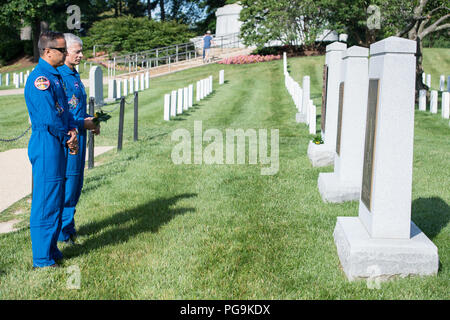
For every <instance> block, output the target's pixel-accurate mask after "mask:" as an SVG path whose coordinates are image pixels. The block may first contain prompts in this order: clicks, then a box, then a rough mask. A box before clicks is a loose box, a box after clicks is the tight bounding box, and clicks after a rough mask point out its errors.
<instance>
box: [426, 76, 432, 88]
mask: <svg viewBox="0 0 450 320" xmlns="http://www.w3.org/2000/svg"><path fill="white" fill-rule="evenodd" d="M427 86H428V88H430V89H431V74H427Z"/></svg>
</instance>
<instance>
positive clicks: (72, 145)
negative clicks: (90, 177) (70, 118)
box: [67, 129, 78, 154]
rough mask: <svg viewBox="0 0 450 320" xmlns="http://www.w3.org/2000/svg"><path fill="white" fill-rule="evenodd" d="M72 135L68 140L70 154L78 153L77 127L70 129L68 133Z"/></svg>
mask: <svg viewBox="0 0 450 320" xmlns="http://www.w3.org/2000/svg"><path fill="white" fill-rule="evenodd" d="M67 134H68V135H69V136H70V139H69V140H68V141H67V147H69V150H70V151H69V153H70V154H77V153H78V139H77V131H76V130H75V129H72V130H70V131H69V132H68V133H67Z"/></svg>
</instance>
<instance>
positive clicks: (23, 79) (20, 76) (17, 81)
mask: <svg viewBox="0 0 450 320" xmlns="http://www.w3.org/2000/svg"><path fill="white" fill-rule="evenodd" d="M12 75H13V82H12V83H13V85H14V86H15V87H16V89H19V88H20V87H23V86H25V83H27V79H28V76H29V75H30V70H28V71H27V72H26V73H23V72H20V73H13V74H12ZM10 82H11V80H10V74H9V73H6V74H5V81H4V82H3V74H1V73H0V86H3V85H5V86H10V85H11V83H10Z"/></svg>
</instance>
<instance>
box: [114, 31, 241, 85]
mask: <svg viewBox="0 0 450 320" xmlns="http://www.w3.org/2000/svg"><path fill="white" fill-rule="evenodd" d="M211 36H212V37H213V40H212V41H213V43H214V45H213V46H211V48H213V49H217V48H221V49H222V51H223V49H224V48H232V47H235V45H236V44H237V46H238V47H240V45H241V44H242V41H241V39H240V35H239V32H236V33H232V34H226V35H222V36H219V37H217V36H216V35H211ZM199 38H200V37H199ZM202 43H203V36H202V37H201V38H200V39H198V40H195V38H194V40H193V41H190V42H185V43H181V44H174V45H170V46H166V47H160V48H155V49H151V50H146V51H140V52H136V53H130V54H126V55H121V56H115V57H113V59H112V60H109V61H108V62H107V63H108V77H110V76H112V77H115V76H116V69H117V67H119V66H120V64H123V65H124V67H125V68H126V65H127V64H128V70H129V72H128V74H131V73H136V72H139V66H138V65H139V64H141V68H142V69H144V70H149V69H151V68H153V67H158V66H160V64H161V65H169V67H170V64H171V63H176V62H180V61H189V60H193V59H196V58H197V55H199V54H200V53H201V51H200V50H201V49H202V48H203V44H202ZM199 44H200V45H199ZM180 48H181V50H180ZM173 51H175V52H174V53H172V52H173ZM152 54H154V55H155V56H153V57H152V56H151V55H152ZM160 54H164V55H160ZM172 58H174V59H172ZM144 64H145V68H144ZM142 69H141V71H142ZM132 70H133V71H132Z"/></svg>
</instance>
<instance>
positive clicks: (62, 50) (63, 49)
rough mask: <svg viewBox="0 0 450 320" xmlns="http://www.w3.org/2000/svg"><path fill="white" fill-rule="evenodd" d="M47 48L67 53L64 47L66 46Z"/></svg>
mask: <svg viewBox="0 0 450 320" xmlns="http://www.w3.org/2000/svg"><path fill="white" fill-rule="evenodd" d="M49 49H55V50H58V51H59V52H61V53H62V54H66V53H67V49H66V48H49Z"/></svg>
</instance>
